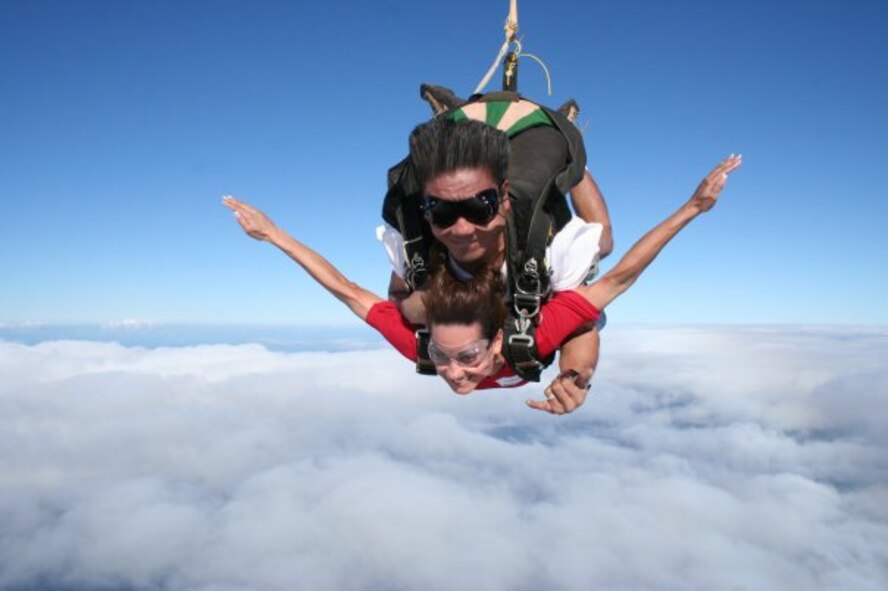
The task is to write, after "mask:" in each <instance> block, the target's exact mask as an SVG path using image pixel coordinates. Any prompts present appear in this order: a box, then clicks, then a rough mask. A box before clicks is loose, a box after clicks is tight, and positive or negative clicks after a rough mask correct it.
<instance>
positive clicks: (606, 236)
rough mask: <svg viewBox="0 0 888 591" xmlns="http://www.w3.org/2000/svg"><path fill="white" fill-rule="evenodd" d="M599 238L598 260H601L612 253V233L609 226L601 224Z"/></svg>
mask: <svg viewBox="0 0 888 591" xmlns="http://www.w3.org/2000/svg"><path fill="white" fill-rule="evenodd" d="M602 225H603V226H604V229H603V230H602V231H601V238H599V240H598V258H600V259H603V258H604V257H606V256H607V255H609V254H610V253H612V252H613V251H614V233H613V229H612V228H611V225H610V224H602Z"/></svg>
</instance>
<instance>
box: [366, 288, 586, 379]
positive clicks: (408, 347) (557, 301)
mask: <svg viewBox="0 0 888 591" xmlns="http://www.w3.org/2000/svg"><path fill="white" fill-rule="evenodd" d="M600 315H601V312H600V311H599V310H598V309H597V308H596V307H595V306H593V305H592V304H590V303H589V302H588V301H587V300H586V298H584V297H583V296H581V295H579V294H578V293H576V292H575V291H559V292H556V293H555V295H553V296H552V297H551V298H550V299H549V301H547V302H546V303H544V304H543V306H542V308H541V309H540V323H539V325H538V326H537V327H536V331H535V333H534V338H535V339H536V345H537V350H538V351H539V353H540V357H547V356H549V355H551V354H552V353H554V352H555V349H557V348H558V346H559V345H560V344H561V342H562V341H563V340H564V339H565V338H567V336H568V335H569V334H570V333H572V332H573V331H575V330H576V329H578V328H579V327H580V326H582V325H583V324H585V323H586V322H595V321H596V320H598V317H599V316H600ZM365 322H367V324H369V325H370V326H372V327H373V328H375V329H376V330H378V331H379V332H380V334H382V336H383V337H385V340H387V341H388V342H389V343H390V344H391V345H392V346H393V347H394V348H395V349H397V350H398V351H399V352H400V353H401V355H403V356H404V357H406V358H407V359H409V360H410V361H414V362H415V361H416V329H417V328H419V327H418V326H415V325H413V324H410V323H409V322H408V321H407V319H406V318H404V315H403V314H401V310H399V309H398V306H397V304H395V303H394V302H390V301H388V300H383V301H381V302H378V303H377V304H374V306H373V307H372V308H370V311H369V312H368V313H367V318H366V320H365ZM525 383H526V381H525V380H523V379H522V378H520V377H519V376H517V375H515V371H514V370H513V369H512V368H511V367H509V366H508V365H504V366H503V368H502V369H501V370H500V371H498V372H497V373H496V374H495V375H492V376H489V377H487V378H486V379H485V380H484V381H482V382H481V383H480V384H478V388H477V389H478V390H485V389H488V388H514V387H516V386H521V385H523V384H525Z"/></svg>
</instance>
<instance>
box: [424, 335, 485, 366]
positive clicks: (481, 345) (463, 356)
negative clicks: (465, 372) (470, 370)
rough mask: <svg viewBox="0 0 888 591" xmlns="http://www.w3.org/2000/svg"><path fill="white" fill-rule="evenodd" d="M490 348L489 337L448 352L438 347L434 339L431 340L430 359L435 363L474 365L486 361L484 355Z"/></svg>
mask: <svg viewBox="0 0 888 591" xmlns="http://www.w3.org/2000/svg"><path fill="white" fill-rule="evenodd" d="M489 348H490V340H489V339H480V340H478V341H475V342H474V343H471V344H469V345H467V346H466V347H463V348H462V349H460V350H459V352H457V353H453V354H451V353H447V352H446V351H444V350H443V349H441V348H440V347H438V346H437V345H436V344H435V343H434V341H431V342H429V359H431V360H432V363H434V364H435V365H450V364H451V362H453V363H456V364H457V365H459V366H460V367H474V366H476V365H479V364H480V363H481V362H482V361H484V356H485V355H487V351H488V349H489Z"/></svg>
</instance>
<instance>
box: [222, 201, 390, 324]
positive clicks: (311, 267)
mask: <svg viewBox="0 0 888 591" xmlns="http://www.w3.org/2000/svg"><path fill="white" fill-rule="evenodd" d="M222 204H223V205H225V207H227V208H229V209H231V210H233V211H234V217H235V219H237V221H238V223H240V225H241V227H242V228H243V229H244V232H246V233H247V234H248V235H249V236H250V237H252V238H255V239H256V240H261V241H264V242H270V243H271V244H274V245H275V246H277V247H278V248H279V249H281V250H282V251H283V252H284V253H285V254H286V255H287V256H289V257H290V258H291V259H293V260H294V261H296V262H297V263H299V265H300V266H302V268H303V269H305V270H306V271H307V272H308V274H309V275H311V276H312V277H313V278H314V279H315V281H317V282H318V283H320V284H321V285H322V286H323V287H324V288H325V289H326V290H327V291H329V292H330V293H332V294H333V295H334V296H336V298H337V299H339V300H340V301H341V302H342V303H344V304H345V305H346V306H348V307H349V309H350V310H351V311H352V312H354V313H355V314H356V315H357V316H358V317H359V318H360V319H361V320H364V319H365V318H366V317H367V313H368V312H369V311H370V308H372V307H373V305H374V304H376V303H377V302H380V301H382V298H380V297H379V296H378V295H376V294H374V293H372V292H370V291H367V290H366V289H364V288H363V287H361V286H360V285H358V284H356V283H353V282H351V281H349V280H348V278H347V277H346V276H345V275H343V274H342V273H340V272H339V271H338V270H337V269H336V267H334V266H333V265H331V264H330V262H329V261H327V259H325V258H324V257H322V256H321V255H319V254H318V253H316V252H315V251H313V250H312V249H310V248H308V247H307V246H305V245H304V244H302V243H301V242H299V241H298V240H296V239H295V238H293V237H292V236H290V235H289V234H287V233H286V232H284V231H283V230H281V229H280V228H278V227H277V226H276V225H275V224H274V222H272V221H271V219H270V218H269V217H268V216H267V215H265V214H264V213H262V212H261V211H259V210H258V209H255V208H253V207H251V206H250V205H248V204H246V203H244V202H243V201H239V200H237V199H235V198H234V197H232V196H230V195H226V196H225V197H223V198H222Z"/></svg>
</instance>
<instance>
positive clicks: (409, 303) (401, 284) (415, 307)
mask: <svg viewBox="0 0 888 591" xmlns="http://www.w3.org/2000/svg"><path fill="white" fill-rule="evenodd" d="M388 299H389V300H391V301H393V302H395V303H396V304H398V308H400V309H401V314H403V315H404V317H405V318H406V319H407V320H408V321H410V322H411V323H413V324H425V323H426V317H425V304H424V303H423V301H422V290H421V289H418V290H416V291H411V290H410V287H409V286H408V285H407V283H406V282H405V281H404V280H403V279H401V278H400V277H398V274H397V273H395V272H394V271H392V278H391V279H390V280H389V287H388Z"/></svg>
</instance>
